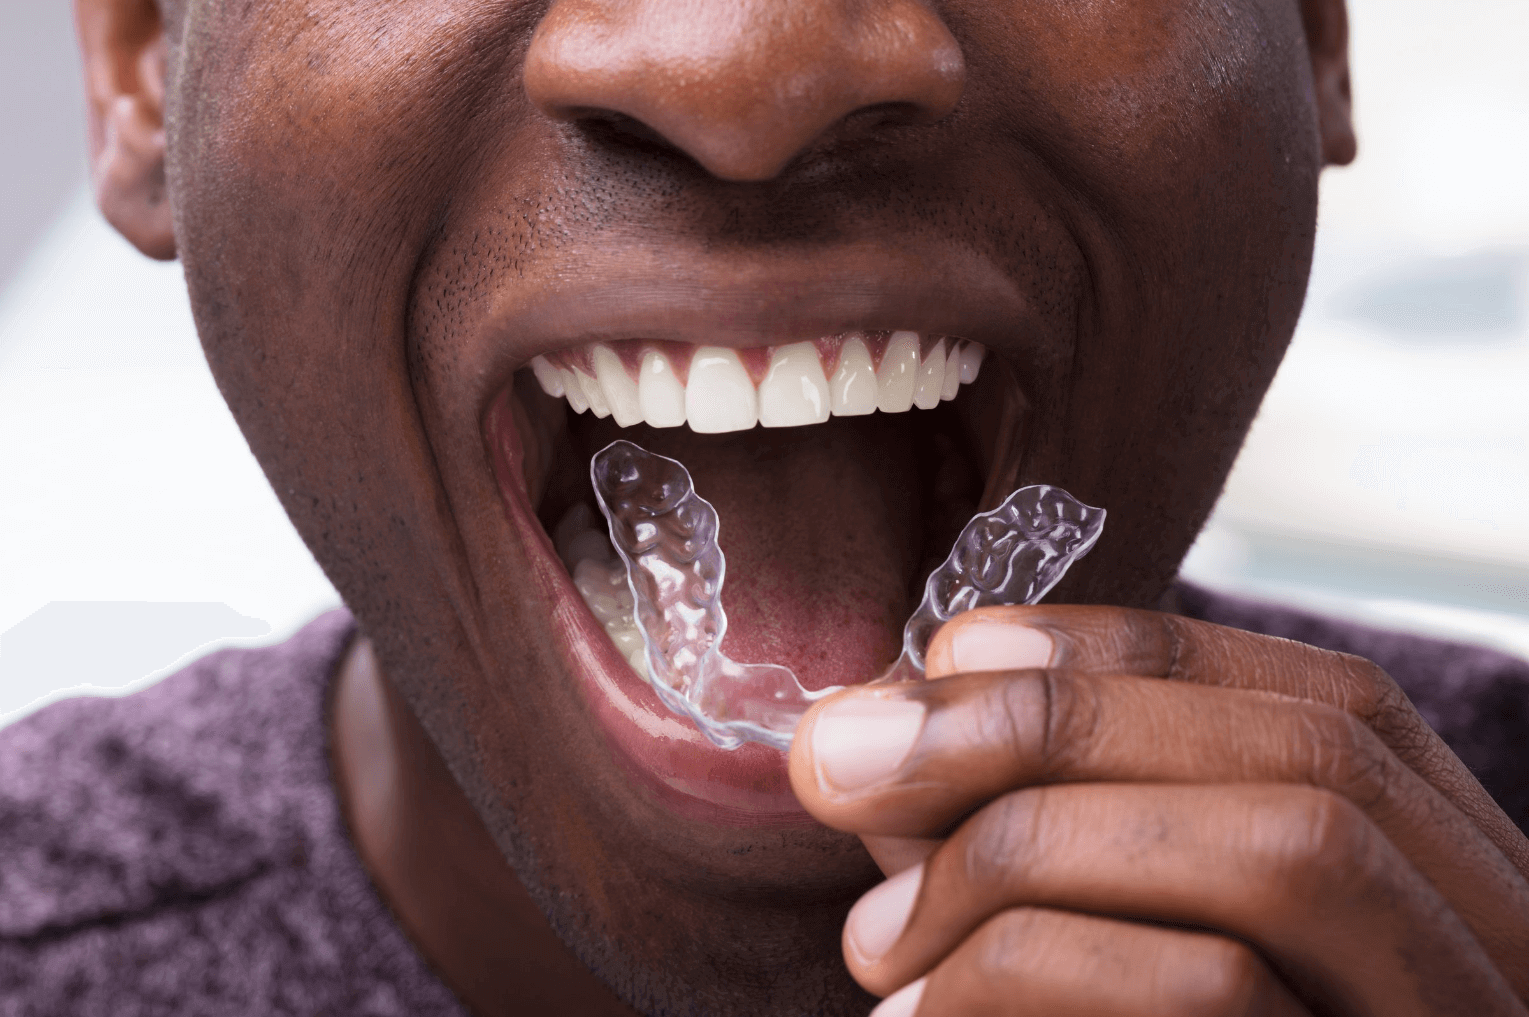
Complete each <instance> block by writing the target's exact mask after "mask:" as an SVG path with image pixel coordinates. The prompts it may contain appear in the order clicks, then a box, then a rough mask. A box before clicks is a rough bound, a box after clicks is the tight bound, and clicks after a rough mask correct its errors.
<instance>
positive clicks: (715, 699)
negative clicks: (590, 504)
mask: <svg viewBox="0 0 1529 1017" xmlns="http://www.w3.org/2000/svg"><path fill="white" fill-rule="evenodd" d="M589 472H590V479H591V480H592V481H593V482H594V488H595V497H596V499H597V500H598V501H599V504H600V511H601V512H603V513H604V514H605V518H606V520H607V521H608V522H609V524H610V536H611V543H612V544H614V545H615V548H616V553H617V554H618V555H620V557H621V561H622V562H623V563H624V564H625V565H626V572H627V583H628V585H629V587H630V589H631V593H632V599H633V604H634V610H635V616H636V623H637V629H638V632H639V633H640V634H641V636H642V641H643V646H644V649H645V651H646V653H645V655H646V660H647V679H648V682H649V684H651V685H652V686H653V689H654V691H656V692H657V693H658V696H659V698H660V699H662V700H663V701H664V704H665V705H666V706H668V707H669V708H670V709H671V710H673V711H674V712H675V713H678V714H680V715H682V716H686V717H689V718H690V719H691V720H692V721H693V722H694V723H695V725H696V726H697V727H698V728H700V729H701V731H702V732H703V733H705V735H706V736H707V737H708V738H710V739H711V740H712V741H714V742H716V743H717V744H718V745H720V746H721V747H723V748H725V749H734V748H737V747H738V746H739V745H742V744H743V743H744V742H746V741H754V742H762V743H764V744H766V745H773V746H775V747H776V748H778V749H782V750H784V749H787V748H789V747H790V745H791V738H792V735H793V733H794V732H795V730H796V725H797V722H798V721H799V720H800V719H801V717H802V714H803V713H805V712H806V711H807V708H808V707H810V706H811V705H812V704H813V703H814V702H815V701H817V700H819V699H822V698H823V697H825V696H828V695H830V694H832V693H834V692H837V691H839V690H840V688H842V686H833V687H831V688H826V689H821V690H819V691H817V692H809V691H807V690H806V689H804V688H802V685H801V682H799V681H798V680H797V678H796V675H795V674H793V673H792V672H791V670H790V668H786V667H782V666H781V665H779V664H741V663H739V662H737V661H734V660H730V659H729V658H728V657H727V655H726V654H724V653H723V652H722V638H723V636H725V635H726V634H727V614H726V612H724V611H723V609H722V583H723V579H724V578H725V576H726V571H727V563H726V560H725V558H724V557H723V554H722V549H721V547H720V546H719V545H718V543H717V535H718V529H719V520H718V518H717V510H716V509H715V508H713V507H712V505H711V503H710V502H708V501H707V500H706V499H705V498H702V497H701V496H700V495H698V494H696V492H695V486H694V484H693V483H692V482H691V479H690V472H689V471H688V470H686V469H685V467H684V465H683V464H681V463H679V462H677V461H675V460H673V459H669V458H667V457H665V456H661V455H656V454H654V453H652V452H649V451H647V450H646V449H644V448H642V447H640V446H638V445H635V444H633V443H632V442H629V441H615V442H612V443H611V444H610V445H607V446H606V447H605V448H603V449H601V450H600V451H599V452H597V453H596V454H595V456H594V458H593V459H592V460H591V461H590V466H589ZM1104 516H1105V513H1104V510H1103V509H1099V508H1093V507H1092V506H1089V505H1085V504H1083V503H1082V502H1080V501H1078V500H1077V499H1076V498H1074V497H1072V495H1070V494H1068V493H1067V492H1066V491H1063V490H1062V489H1061V488H1057V487H1050V486H1047V485H1035V486H1031V487H1023V488H1020V489H1019V490H1018V491H1015V492H1014V493H1013V494H1011V495H1009V497H1008V498H1006V499H1005V500H1004V502H1003V504H1002V505H999V506H998V507H997V508H996V509H993V510H992V511H991V512H980V513H978V514H977V515H975V516H973V517H972V520H971V522H969V523H967V524H966V526H965V528H963V529H962V531H961V535H960V537H958V538H957V539H956V545H955V547H954V548H953V549H952V550H951V552H950V556H949V557H948V558H946V559H945V562H944V564H942V565H941V566H940V567H939V568H937V569H935V570H934V572H933V573H931V574H930V576H929V579H928V580H927V581H926V582H925V584H924V599H923V601H922V603H920V604H919V606H918V610H916V611H914V612H913V616H912V617H911V618H909V619H908V624H907V625H906V626H905V627H904V629H903V652H902V655H901V656H900V657H898V659H897V660H896V661H895V662H894V663H893V664H892V666H891V667H890V668H889V669H888V670H887V672H886V673H885V674H883V675H882V676H881V677H879V678H877V679H876V681H877V682H887V681H911V680H915V679H918V678H922V677H923V676H924V651H925V649H926V648H927V647H928V645H929V640H930V639H931V638H932V637H933V636H934V633H935V631H936V630H937V629H938V628H939V627H940V626H941V625H943V624H944V623H945V622H946V621H948V620H950V619H951V618H952V617H954V616H955V615H958V614H960V613H961V612H963V611H969V610H971V609H972V608H974V607H989V606H993V605H1000V604H1034V603H1035V602H1037V601H1039V600H1040V599H1041V598H1042V597H1044V596H1045V595H1046V594H1047V592H1049V591H1050V590H1051V588H1052V587H1053V586H1055V585H1056V584H1057V583H1058V582H1059V581H1060V580H1061V578H1062V576H1063V574H1064V573H1066V571H1067V569H1068V567H1069V566H1070V565H1072V563H1073V562H1075V561H1077V560H1078V559H1079V558H1081V557H1083V556H1084V555H1085V554H1087V553H1088V552H1089V550H1091V549H1092V548H1093V546H1094V544H1095V542H1097V541H1098V539H1099V534H1100V532H1101V531H1102V530H1103V528H1104Z"/></svg>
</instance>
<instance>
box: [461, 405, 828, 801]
mask: <svg viewBox="0 0 1529 1017" xmlns="http://www.w3.org/2000/svg"><path fill="white" fill-rule="evenodd" d="M514 398H515V396H514V394H513V392H512V391H511V389H510V388H508V387H507V388H506V389H505V391H504V392H503V393H502V394H501V395H500V396H499V397H498V398H497V399H496V400H495V403H494V405H493V407H492V408H491V409H490V410H489V413H488V415H487V417H486V425H487V427H486V431H487V434H488V435H489V437H490V444H491V447H492V455H493V460H494V469H495V473H496V479H497V481H498V485H499V491H500V496H501V497H502V498H503V500H504V503H505V506H506V508H507V510H508V513H509V516H510V521H511V524H512V525H513V526H514V527H515V530H516V532H517V533H518V534H519V535H520V536H521V538H522V544H523V546H524V547H525V549H526V557H527V559H528V560H529V562H530V565H531V576H530V577H529V578H530V581H531V582H532V584H533V586H534V587H535V588H536V590H537V592H538V593H539V595H540V597H541V599H542V600H543V601H544V602H545V603H548V604H550V605H551V606H552V611H551V615H552V633H553V638H554V641H555V642H556V645H557V648H558V655H559V656H560V657H561V658H562V661H563V664H564V666H565V668H566V670H567V672H568V673H569V674H570V675H571V676H573V679H574V682H575V684H576V687H577V688H578V690H579V693H580V695H581V696H582V698H583V700H584V703H585V705H586V706H587V707H588V708H589V710H590V713H591V714H592V715H593V716H594V718H595V721H596V722H597V723H598V724H599V725H600V728H601V730H602V731H603V732H604V734H605V738H606V742H607V744H609V745H610V746H611V748H612V750H613V755H614V757H615V759H616V760H617V762H618V763H619V764H620V765H621V767H622V769H623V770H625V771H626V773H627V774H628V776H629V777H631V778H632V779H633V780H634V782H635V783H636V784H637V785H639V786H640V787H642V788H643V789H644V790H646V791H647V792H649V793H650V794H651V795H652V796H653V797H654V798H656V799H657V800H658V802H659V803H660V804H662V805H663V806H664V807H665V808H667V809H669V810H670V811H672V812H675V813H677V814H679V815H682V816H684V817H686V818H690V819H695V820H699V821H702V822H710V823H717V824H724V825H732V826H757V825H791V826H805V825H811V824H812V823H813V820H812V819H811V817H809V816H808V814H807V813H806V812H805V811H804V810H803V809H802V807H801V805H800V804H799V803H798V802H797V800H796V796H795V795H794V794H793V793H792V791H791V783H790V780H789V779H788V777H787V772H786V756H785V754H784V753H782V752H780V751H778V750H776V749H772V748H769V747H767V746H764V745H757V744H753V743H749V744H745V745H743V746H742V747H740V748H738V749H735V750H728V749H722V748H719V747H718V746H716V745H715V744H713V743H712V742H711V741H709V740H708V739H707V738H706V736H704V735H703V734H701V732H700V731H699V730H697V729H696V728H695V726H694V725H692V724H691V723H690V722H689V721H687V720H683V719H681V718H680V717H679V716H677V715H675V714H674V713H672V712H670V710H669V708H668V707H666V706H664V704H663V702H662V701H661V700H660V699H659V698H658V695H657V693H655V692H654V691H653V689H652V688H651V687H650V686H649V685H648V683H647V682H646V681H644V680H643V679H642V678H641V677H639V676H638V675H637V673H636V672H634V671H633V670H632V669H631V667H630V666H629V665H628V664H627V662H626V660H625V658H623V657H622V656H621V654H620V653H619V652H618V651H617V650H616V647H615V644H613V643H612V642H611V641H610V639H609V638H608V637H607V636H606V634H605V630H604V629H602V628H601V627H600V624H599V623H598V622H597V621H596V620H595V618H594V616H593V615H592V614H590V611H589V608H588V607H586V606H585V604H584V600H583V598H582V597H580V596H579V593H578V590H577V589H575V588H574V585H573V581H572V580H571V579H570V578H569V576H568V572H567V570H566V569H564V568H563V565H562V562H561V561H559V560H558V557H557V554H556V552H555V551H554V550H553V548H552V543H551V541H550V540H549V539H548V538H547V534H546V531H545V530H543V529H542V526H541V523H540V522H539V521H538V520H537V518H536V514H535V512H534V511H532V508H531V505H530V501H529V499H528V497H527V495H526V490H525V486H524V484H523V483H522V480H521V478H522V476H523V474H522V469H521V463H522V459H523V451H522V445H521V438H520V435H519V433H518V432H517V430H516V427H515V424H514V413H513V410H512V405H511V401H512V400H513V399H514Z"/></svg>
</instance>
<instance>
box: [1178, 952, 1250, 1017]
mask: <svg viewBox="0 0 1529 1017" xmlns="http://www.w3.org/2000/svg"><path fill="white" fill-rule="evenodd" d="M1197 946H1198V949H1197V951H1196V952H1197V953H1198V956H1197V957H1196V958H1195V961H1194V963H1191V964H1189V965H1187V966H1186V970H1184V971H1183V972H1182V974H1183V977H1181V978H1179V979H1178V980H1177V984H1176V985H1175V987H1174V988H1175V992H1174V995H1175V996H1176V998H1175V999H1173V1000H1172V1006H1171V1010H1170V1012H1172V1013H1174V1014H1178V1015H1182V1017H1237V1015H1242V1014H1248V1013H1250V1012H1251V1011H1252V1007H1253V1003H1254V1001H1255V1000H1256V999H1257V997H1258V995H1259V988H1260V984H1261V983H1262V981H1263V980H1264V965H1263V961H1262V960H1260V959H1259V957H1258V955H1257V954H1256V953H1254V952H1253V950H1252V949H1251V948H1250V947H1248V946H1247V945H1246V944H1244V943H1239V942H1237V941H1236V940H1231V939H1223V938H1221V937H1220V936H1205V937H1203V939H1202V941H1201V943H1200V944H1197Z"/></svg>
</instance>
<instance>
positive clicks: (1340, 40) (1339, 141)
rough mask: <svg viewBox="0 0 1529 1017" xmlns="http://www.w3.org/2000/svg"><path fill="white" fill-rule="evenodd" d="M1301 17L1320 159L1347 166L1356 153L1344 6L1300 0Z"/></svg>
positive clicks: (1338, 1) (1331, 0)
mask: <svg viewBox="0 0 1529 1017" xmlns="http://www.w3.org/2000/svg"><path fill="white" fill-rule="evenodd" d="M1301 20H1302V22H1303V24H1304V25H1305V28H1306V46H1307V49H1308V50H1309V51H1310V52H1311V75H1312V86H1313V89H1314V90H1315V92H1316V103H1317V119H1318V128H1319V130H1320V131H1321V135H1322V162H1323V164H1324V165H1327V166H1347V165H1348V164H1349V163H1351V162H1353V161H1354V156H1355V155H1356V154H1357V153H1358V147H1359V146H1358V141H1357V140H1356V139H1355V137H1354V100H1353V94H1352V92H1351V90H1350V82H1349V62H1348V8H1347V5H1346V4H1345V2H1344V0H1302V2H1301Z"/></svg>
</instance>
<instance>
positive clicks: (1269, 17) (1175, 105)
mask: <svg viewBox="0 0 1529 1017" xmlns="http://www.w3.org/2000/svg"><path fill="white" fill-rule="evenodd" d="M1296 6H1297V5H1296V4H1294V3H1291V2H1289V0H1231V2H1225V3H1223V2H1215V3H1211V2H1205V0H1026V2H1019V0H1009V2H1006V3H1001V4H986V3H984V4H981V5H980V6H979V5H975V4H973V5H971V6H970V7H968V6H967V5H966V4H965V3H957V4H955V5H953V10H952V17H953V18H955V19H958V25H959V30H960V34H961V36H962V39H961V41H962V44H963V46H965V47H966V48H967V49H968V51H973V50H975V51H976V52H977V54H979V55H978V56H977V58H975V59H971V60H969V61H968V63H969V65H970V66H971V67H972V68H974V79H975V81H976V82H979V83H978V84H976V86H975V87H974V88H973V89H972V90H971V91H972V93H973V95H972V98H974V99H976V100H977V101H979V102H983V103H984V104H985V105H987V106H988V107H990V113H991V115H992V116H993V119H994V120H995V121H996V122H998V123H1000V124H1003V125H1005V126H1006V127H1007V128H1008V129H1009V130H1010V131H1012V132H1013V134H1014V135H1016V136H1017V137H1019V138H1020V139H1022V140H1023V141H1025V142H1027V143H1029V144H1031V145H1033V146H1035V147H1036V148H1038V149H1040V150H1041V151H1043V152H1044V153H1046V154H1047V155H1048V156H1050V157H1051V158H1053V159H1054V160H1056V161H1057V162H1059V163H1062V164H1064V165H1065V170H1063V174H1062V175H1064V176H1071V177H1073V178H1074V179H1075V180H1076V181H1077V182H1078V184H1079V185H1080V187H1081V188H1083V189H1086V190H1087V191H1088V192H1089V196H1090V197H1091V198H1093V199H1096V200H1099V201H1100V202H1102V203H1106V204H1109V205H1112V206H1114V209H1115V210H1118V211H1120V212H1121V213H1122V214H1125V215H1127V216H1128V217H1129V216H1131V215H1134V214H1139V213H1140V210H1141V209H1142V208H1143V207H1144V206H1145V205H1146V203H1147V202H1149V201H1152V200H1154V199H1156V200H1159V201H1160V200H1161V199H1163V198H1170V199H1175V200H1176V201H1177V200H1178V199H1181V197H1182V196H1183V195H1184V193H1185V192H1186V191H1187V190H1191V189H1193V188H1194V187H1195V185H1196V183H1197V181H1198V180H1199V179H1200V178H1201V177H1202V176H1204V175H1205V174H1206V173H1207V172H1209V171H1212V169H1213V168H1215V171H1217V172H1220V171H1221V168H1223V167H1225V166H1226V165H1227V164H1228V163H1229V162H1230V163H1233V164H1241V163H1243V162H1245V161H1247V155H1248V153H1245V152H1244V151H1243V150H1244V149H1245V148H1246V147H1247V144H1248V142H1249V140H1250V136H1265V137H1266V138H1268V139H1269V141H1271V142H1272V143H1273V146H1272V147H1273V148H1275V149H1278V150H1279V151H1278V152H1263V153H1259V154H1258V155H1257V156H1256V159H1258V160H1261V161H1263V162H1264V163H1265V165H1264V166H1262V167H1259V168H1258V170H1257V172H1260V173H1262V174H1265V175H1267V174H1268V173H1269V172H1270V171H1271V170H1272V168H1273V166H1272V165H1271V163H1272V162H1274V161H1277V162H1278V163H1279V164H1280V165H1287V164H1288V163H1295V164H1296V165H1297V166H1299V167H1304V166H1307V165H1315V163H1316V155H1317V153H1316V148H1315V137H1316V135H1315V128H1316V119H1315V111H1314V109H1312V108H1311V104H1310V94H1309V77H1310V71H1309V60H1308V57H1307V54H1306V52H1305V49H1304V47H1303V46H1302V45H1301V42H1300V41H1301V40H1302V39H1303V38H1304V32H1303V29H1302V26H1301V23H1300V18H1299V13H1298V11H1297V10H1296ZM1286 156H1289V157H1291V158H1290V159H1289V160H1288V162H1287V160H1286V158H1285V157H1286ZM1248 171H1249V172H1251V171H1253V167H1252V166H1249V167H1248Z"/></svg>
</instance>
